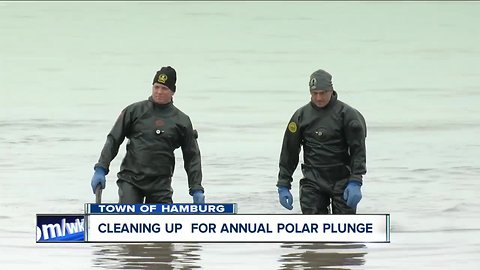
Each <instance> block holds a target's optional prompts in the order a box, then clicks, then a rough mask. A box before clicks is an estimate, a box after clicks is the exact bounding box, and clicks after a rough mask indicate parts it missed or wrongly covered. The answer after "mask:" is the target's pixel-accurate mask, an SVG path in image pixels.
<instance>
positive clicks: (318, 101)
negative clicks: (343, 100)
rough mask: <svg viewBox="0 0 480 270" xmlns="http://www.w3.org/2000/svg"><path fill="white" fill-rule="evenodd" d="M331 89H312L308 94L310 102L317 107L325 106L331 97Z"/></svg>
mask: <svg viewBox="0 0 480 270" xmlns="http://www.w3.org/2000/svg"><path fill="white" fill-rule="evenodd" d="M332 94H333V91H332V90H313V91H310V95H311V96H312V102H313V104H315V105H316V106H317V107H319V108H323V107H325V106H327V104H328V102H330V99H331V98H332Z"/></svg>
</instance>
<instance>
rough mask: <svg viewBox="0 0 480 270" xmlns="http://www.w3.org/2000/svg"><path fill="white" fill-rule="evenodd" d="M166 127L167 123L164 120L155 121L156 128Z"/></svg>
mask: <svg viewBox="0 0 480 270" xmlns="http://www.w3.org/2000/svg"><path fill="white" fill-rule="evenodd" d="M164 125H165V121H163V119H157V120H155V126H156V127H163V126H164Z"/></svg>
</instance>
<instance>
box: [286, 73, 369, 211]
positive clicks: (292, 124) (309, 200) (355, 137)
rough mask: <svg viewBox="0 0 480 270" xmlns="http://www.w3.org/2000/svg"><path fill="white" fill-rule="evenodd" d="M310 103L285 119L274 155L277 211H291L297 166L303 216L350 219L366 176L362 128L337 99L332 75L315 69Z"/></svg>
mask: <svg viewBox="0 0 480 270" xmlns="http://www.w3.org/2000/svg"><path fill="white" fill-rule="evenodd" d="M309 88H310V95H311V100H310V102H309V103H308V104H306V105H304V106H303V107H301V108H299V109H298V110H297V111H296V112H295V113H294V114H293V116H292V117H291V119H290V121H289V123H288V125H287V128H286V130H285V135H284V138H283V145H282V150H281V154H280V164H279V166H280V171H279V174H278V181H277V188H278V194H279V201H280V204H281V205H282V206H284V207H285V208H287V209H289V210H292V209H293V197H292V194H291V193H290V189H291V183H292V181H293V178H292V175H293V173H294V171H295V169H296V168H297V165H298V162H299V154H300V150H301V147H303V161H304V163H303V164H302V165H301V167H302V173H303V178H302V179H301V180H300V207H301V209H302V213H303V214H328V213H329V211H330V209H331V211H332V213H333V214H355V213H356V210H357V204H358V203H359V201H360V199H361V198H362V193H361V189H360V188H361V186H362V183H363V180H362V176H363V175H364V174H365V173H366V149H365V138H366V135H367V127H366V123H365V119H364V118H363V116H362V114H361V113H360V112H359V111H357V110H356V109H354V108H353V107H351V106H349V105H347V104H345V103H344V102H342V101H340V100H338V99H337V97H338V95H337V92H336V91H334V89H333V84H332V76H331V75H330V74H329V73H328V72H326V71H324V70H317V71H315V72H314V73H313V74H312V75H311V76H310V82H309Z"/></svg>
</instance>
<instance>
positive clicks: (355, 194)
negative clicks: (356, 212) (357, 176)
mask: <svg viewBox="0 0 480 270" xmlns="http://www.w3.org/2000/svg"><path fill="white" fill-rule="evenodd" d="M361 186H362V183H360V182H358V181H355V180H350V181H348V184H347V187H346V188H345V190H344V191H343V199H344V200H345V201H346V202H347V205H348V207H350V208H357V204H358V203H359V202H360V200H361V199H362V191H361V190H360V187H361Z"/></svg>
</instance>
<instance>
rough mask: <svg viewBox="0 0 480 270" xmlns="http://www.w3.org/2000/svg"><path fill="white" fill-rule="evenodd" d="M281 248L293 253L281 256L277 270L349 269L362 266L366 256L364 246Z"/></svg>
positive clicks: (315, 245)
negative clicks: (290, 250)
mask: <svg viewBox="0 0 480 270" xmlns="http://www.w3.org/2000/svg"><path fill="white" fill-rule="evenodd" d="M281 248H288V249H293V251H292V252H289V253H287V254H284V255H282V256H281V258H280V263H282V265H281V266H280V268H279V269H351V267H352V266H359V265H364V264H365V259H364V256H365V254H367V251H366V246H365V245H364V244H324V243H305V244H287V243H285V244H282V245H281ZM333 267H334V268H333Z"/></svg>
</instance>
